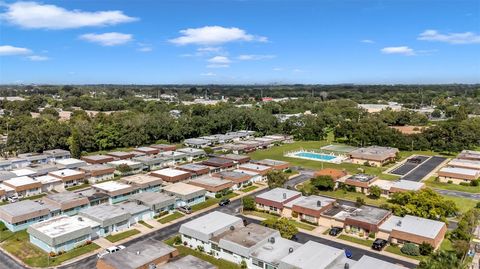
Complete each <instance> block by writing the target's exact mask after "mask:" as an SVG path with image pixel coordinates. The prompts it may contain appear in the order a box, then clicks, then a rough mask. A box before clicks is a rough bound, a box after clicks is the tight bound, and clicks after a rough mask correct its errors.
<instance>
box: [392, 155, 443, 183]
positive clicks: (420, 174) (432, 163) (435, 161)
mask: <svg viewBox="0 0 480 269" xmlns="http://www.w3.org/2000/svg"><path fill="white" fill-rule="evenodd" d="M446 159H447V158H445V157H439V156H433V157H431V158H430V159H428V160H426V161H424V162H422V163H421V164H420V165H418V166H417V167H416V168H415V169H413V170H412V171H411V172H410V173H408V174H406V175H405V176H403V177H402V179H404V180H410V181H421V180H422V179H423V178H424V177H425V176H427V175H428V174H430V173H431V172H432V171H433V170H434V169H435V168H437V166H439V165H440V164H441V163H442V162H444V161H445V160H446Z"/></svg>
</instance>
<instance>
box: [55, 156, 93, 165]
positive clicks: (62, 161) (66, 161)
mask: <svg viewBox="0 0 480 269" xmlns="http://www.w3.org/2000/svg"><path fill="white" fill-rule="evenodd" d="M55 163H57V164H61V165H70V164H86V163H85V161H82V160H79V159H75V158H67V159H60V160H56V161H55Z"/></svg>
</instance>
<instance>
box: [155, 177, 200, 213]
mask: <svg viewBox="0 0 480 269" xmlns="http://www.w3.org/2000/svg"><path fill="white" fill-rule="evenodd" d="M163 191H164V192H165V193H167V194H170V195H173V196H175V198H176V202H175V203H176V207H179V206H193V205H196V204H199V203H202V202H205V194H206V192H207V191H206V190H205V189H204V188H201V187H197V186H194V185H190V184H186V183H183V182H178V183H174V184H171V185H167V186H165V187H164V188H163Z"/></svg>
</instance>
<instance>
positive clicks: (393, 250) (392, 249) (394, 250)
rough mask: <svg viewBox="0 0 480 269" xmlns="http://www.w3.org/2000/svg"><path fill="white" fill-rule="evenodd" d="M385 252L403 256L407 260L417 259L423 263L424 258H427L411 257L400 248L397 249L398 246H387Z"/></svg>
mask: <svg viewBox="0 0 480 269" xmlns="http://www.w3.org/2000/svg"><path fill="white" fill-rule="evenodd" d="M384 251H387V252H390V253H393V254H397V255H400V256H403V257H407V258H410V259H415V260H419V261H421V260H422V259H423V258H426V256H421V255H420V256H410V255H407V254H404V253H403V252H402V251H401V250H400V248H399V247H396V246H392V245H390V246H387V247H385V249H384Z"/></svg>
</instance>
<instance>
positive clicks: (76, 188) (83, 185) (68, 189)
mask: <svg viewBox="0 0 480 269" xmlns="http://www.w3.org/2000/svg"><path fill="white" fill-rule="evenodd" d="M89 186H90V184H89V183H85V184H81V185H77V186H73V187H70V188H67V189H66V190H67V191H76V190H80V189H84V188H87V187H89Z"/></svg>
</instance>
